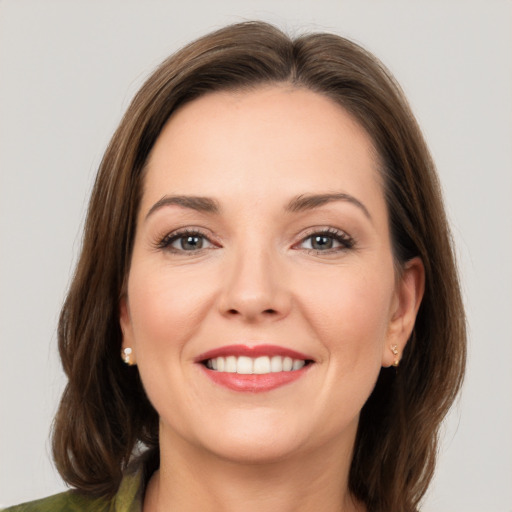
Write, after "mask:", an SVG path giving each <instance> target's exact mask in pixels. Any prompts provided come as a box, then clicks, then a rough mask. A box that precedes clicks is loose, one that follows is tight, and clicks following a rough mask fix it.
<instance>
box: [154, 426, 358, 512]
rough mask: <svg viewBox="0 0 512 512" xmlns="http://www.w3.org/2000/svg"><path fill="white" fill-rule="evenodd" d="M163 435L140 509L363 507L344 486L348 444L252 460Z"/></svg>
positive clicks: (338, 511)
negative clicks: (221, 454)
mask: <svg viewBox="0 0 512 512" xmlns="http://www.w3.org/2000/svg"><path fill="white" fill-rule="evenodd" d="M161 434H163V432H161ZM166 439H167V438H166V436H164V435H161V437H160V441H161V445H160V469H159V470H158V471H157V472H156V473H155V474H154V475H153V477H152V478H151V481H150V483H149V485H148V488H147V491H146V497H145V501H144V512H163V511H167V510H173V511H175V512H189V511H190V512H192V511H196V510H201V511H204V512H234V511H240V510H244V512H256V511H258V512H259V511H261V510H279V511H280V512H292V511H293V512H313V511H318V510H322V511H323V512H356V511H357V512H361V511H363V510H364V508H363V507H362V506H361V504H358V503H357V501H356V500H355V499H354V498H353V497H352V496H351V494H350V492H349V490H348V472H349V467H350V460H351V450H352V445H350V448H349V450H346V449H344V448H343V447H340V446H337V447H333V446H331V445H328V446H324V447H322V448H321V449H317V450H315V452H314V453H301V454H296V455H293V456H289V457H286V458H283V459H281V460H277V461H271V462H265V463H262V462H259V463H257V464H254V463H251V462H240V461H236V462H234V461H231V460H226V459H223V458H221V457H218V456H217V455H215V454H212V453H205V452H204V451H203V450H198V449H197V448H196V447H194V446H191V445H189V444H187V443H184V442H183V440H181V442H180V440H178V439H176V438H174V439H173V440H172V443H166ZM177 444H178V445H179V449H177Z"/></svg>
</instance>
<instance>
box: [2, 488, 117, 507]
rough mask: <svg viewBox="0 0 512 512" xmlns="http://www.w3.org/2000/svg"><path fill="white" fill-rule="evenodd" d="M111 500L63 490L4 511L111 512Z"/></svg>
mask: <svg viewBox="0 0 512 512" xmlns="http://www.w3.org/2000/svg"><path fill="white" fill-rule="evenodd" d="M111 503H112V502H111V500H108V499H105V498H91V497H87V496H84V495H82V494H79V493H77V492H75V491H67V492H62V493H60V494H55V495H54V496H49V497H48V498H43V499H41V500H36V501H30V502H28V503H22V504H21V505H16V506H14V507H9V508H6V509H3V510H2V512H89V511H91V512H92V511H94V512H109V511H110V510H112V508H111Z"/></svg>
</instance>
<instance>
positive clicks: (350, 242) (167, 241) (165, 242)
mask: <svg viewBox="0 0 512 512" xmlns="http://www.w3.org/2000/svg"><path fill="white" fill-rule="evenodd" d="M315 236H316V237H323V238H328V239H332V240H333V241H334V242H338V243H339V244H340V246H339V247H331V248H329V249H326V250H319V249H314V248H304V250H305V251H307V252H308V253H310V254H316V255H322V254H333V253H338V252H342V251H346V250H349V249H352V248H353V247H354V245H355V240H354V239H353V238H352V237H351V236H350V235H348V234H347V233H345V232H344V231H341V230H339V229H335V228H312V229H311V230H310V231H309V232H308V233H306V235H305V236H304V237H303V238H301V240H300V241H299V242H298V243H296V244H294V245H293V246H292V248H300V247H299V246H300V245H301V244H304V243H305V242H306V241H307V240H312V239H313V237H315ZM186 237H197V238H201V239H203V240H206V241H207V242H208V243H209V244H210V245H211V246H215V245H217V244H215V243H214V242H212V241H211V239H210V238H209V237H208V236H207V235H206V234H205V233H203V232H201V231H200V230H197V229H190V228H187V229H182V230H179V231H174V232H172V233H169V234H167V235H165V236H164V237H163V238H162V239H160V240H159V241H158V242H157V243H156V244H155V245H156V248H157V249H161V250H167V251H170V252H172V253H176V254H185V253H189V255H193V254H198V253H200V252H203V251H205V250H209V249H211V248H212V247H204V248H203V247H200V248H199V249H197V250H189V251H187V250H185V249H183V248H182V249H177V248H175V247H172V244H173V243H174V242H176V241H178V240H180V239H184V238H186ZM217 247H218V245H217Z"/></svg>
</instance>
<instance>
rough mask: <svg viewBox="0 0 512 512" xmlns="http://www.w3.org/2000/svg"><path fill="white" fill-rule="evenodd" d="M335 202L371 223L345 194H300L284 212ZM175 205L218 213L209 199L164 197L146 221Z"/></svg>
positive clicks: (216, 204)
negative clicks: (355, 208) (353, 207)
mask: <svg viewBox="0 0 512 512" xmlns="http://www.w3.org/2000/svg"><path fill="white" fill-rule="evenodd" d="M335 201H345V202H348V203H351V204H353V205H355V206H357V207H358V208H359V209H360V210H361V211H362V212H363V213H364V214H365V216H366V217H368V219H369V220H370V221H371V220H372V216H371V215H370V212H369V211H368V209H367V208H366V206H365V205H364V204H363V203H362V202H361V201H359V200H358V199H356V198H355V197H354V196H351V195H350V194H345V193H338V194H301V195H300V196H297V197H294V198H293V199H292V200H291V201H290V202H289V203H288V204H287V206H286V208H285V211H288V212H292V213H294V212H302V211H306V210H313V209H315V208H319V207H321V206H323V205H325V204H328V203H332V202H335ZM172 205H177V206H181V207H182V208H189V209H191V210H196V211H198V212H203V213H213V214H218V213H220V206H219V203H218V202H217V201H216V200H215V199H212V198H210V197H202V196H184V195H179V196H164V197H162V198H161V199H159V200H158V201H157V202H156V203H155V204H154V205H153V206H152V207H151V208H150V210H149V212H148V213H147V215H146V219H147V218H148V217H149V216H150V215H151V214H152V213H154V212H155V211H157V210H159V209H160V208H163V207H164V206H172Z"/></svg>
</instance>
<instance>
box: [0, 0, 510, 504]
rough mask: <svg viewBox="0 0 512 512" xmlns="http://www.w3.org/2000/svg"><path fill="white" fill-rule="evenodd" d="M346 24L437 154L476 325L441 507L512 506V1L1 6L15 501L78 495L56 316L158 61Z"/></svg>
mask: <svg viewBox="0 0 512 512" xmlns="http://www.w3.org/2000/svg"><path fill="white" fill-rule="evenodd" d="M254 18H258V19H264V20H267V21H271V22H274V23H276V24H277V25H279V26H280V27H282V28H284V29H286V30H288V31H290V32H292V33H294V32H297V31H301V30H326V31H334V32H337V33H339V34H341V35H345V36H348V37H350V38H352V39H354V40H356V41H357V42H360V43H361V44H363V45H364V46H365V47H367V48H368V49H370V50H371V51H373V52H374V53H375V54H376V55H377V56H379V57H380V58H381V59H382V60H383V61H384V63H385V64H386V65H388V66H389V68H390V69H391V70H392V72H393V73H394V74H395V75H396V77H397V78H398V80H399V82H400V83H401V84H402V86H403V87H404V89H405V91H406V94H407V95H408V97H409V100H410V102H411V104H412V107H413V110H414V111H415V113H416V115H417V117H418V119H419V122H420V125H421V126H422V128H423V130H424V133H425V135H426V138H427V140H428V142H429V144H430V147H431V150H432V153H433V155H434V158H435V160H436V162H437V165H438V169H439V173H440V176H441V181H442V184H443V188H444V191H445V197H446V202H447V207H448V213H449V217H450V219H451V222H452V226H453V234H454V238H455V241H456V245H457V250H458V255H459V260H460V267H461V273H462V279H463V289H464V296H465V300H466V305H467V313H468V319H469V327H470V346H469V356H470V357H469V366H468V374H467V380H466V382H465V386H464V392H463V394H462V397H461V399H460V401H459V403H458V405H457V406H456V408H454V410H453V411H452V413H451V415H450V416H449V419H448V421H447V423H446V426H445V433H444V436H443V443H442V446H441V453H440V459H439V467H438V471H437V474H436V478H435V480H434V482H433V485H432V488H431V490H430V492H429V494H428V496H427V499H426V500H425V502H424V507H423V510H424V511H426V512H432V511H436V512H448V511H449V512H459V511H460V512H462V511H464V512H473V511H474V512H482V511H486V512H510V511H512V491H511V488H512V485H511V484H512V398H511V397H512V371H511V368H512V335H511V329H510V324H511V323H510V319H511V316H512V258H511V254H512V201H511V199H510V198H511V194H512V172H511V171H512V165H511V164H512V149H511V145H512V144H511V141H512V93H511V91H512V36H511V34H512V30H511V24H512V3H511V2H510V1H498V0H490V1H489V0H485V1H483V0H482V1H464V0H458V1H453V0H448V1H446V0H445V1H440V0H421V1H414V2H411V1H406V0H403V1H390V0H383V1H378V0H373V1H372V0H338V1H335V0H332V1H328V0H324V1H322V0H320V1H318V0H281V1H280V0H251V1H249V0H247V1H243V2H240V1H234V0H233V1H229V0H216V1H215V2H208V1H206V0H205V1H199V0H189V1H186V2H173V1H157V0H148V1H142V0H139V1H135V0H123V1H121V0H116V1H114V0H107V1H101V2H100V1H96V0H76V1H72V0H62V1H58V0H10V1H6V0H4V1H0V504H2V505H10V504H13V503H16V502H20V501H24V500H29V499H34V498H37V497H41V496H44V495H48V494H51V493H54V492H57V491H60V490H63V489H64V486H63V484H62V483H61V482H60V480H59V478H58V476H57V474H56V472H55V470H54V469H53V468H52V466H51V462H50V460H51V457H50V455H49V443H48V432H49V428H50V424H51V420H52V416H53V414H54V412H55V410H56V407H57V401H58V397H59V395H60V392H61V390H62V387H63V384H64V379H63V376H62V373H61V370H60V366H59V362H58V359H57V351H56V336H55V331H56V324H57V317H58V312H59V309H60V305H61V303H62V300H63V297H64V294H65V290H66V286H67V285H68V283H69V280H70V275H71V272H72V269H73V265H74V261H75V258H76V255H77V253H78V250H79V246H80V230H81V226H82V223H83V218H84V214H85V208H86V204H87V198H88V195H89V191H90V189H91V184H92V180H93V178H94V175H95V171H96V168H97V166H98V164H99V161H100V159H101V156H102V153H103V151H104V149H105V147H106V144H107V142H108V140H109V137H110V135H111V134H112V132H113V130H114V128H115V127H116V125H117V123H118V122H119V120H120V117H121V115H122V113H123V112H124V110H125V109H126V107H127V106H128V103H129V101H130V99H131V97H132V96H133V94H134V93H135V91H136V90H137V88H138V87H139V86H140V85H141V83H142V81H143V80H144V78H145V77H146V76H147V75H148V73H149V72H150V71H151V69H152V68H153V67H154V66H155V65H157V64H158V63H159V62H160V61H161V60H162V59H163V58H164V57H166V56H167V55H168V54H169V53H171V52H172V51H174V50H175V49H177V48H178V47H179V46H181V45H183V44H185V43H186V42H188V41H190V40H192V39H194V38H195V37H197V36H199V35H202V34H204V33H205V32H207V31H210V30H212V29H214V28H218V27H219V26H222V25H224V24H226V23H233V22H237V21H241V20H245V19H254Z"/></svg>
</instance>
